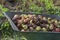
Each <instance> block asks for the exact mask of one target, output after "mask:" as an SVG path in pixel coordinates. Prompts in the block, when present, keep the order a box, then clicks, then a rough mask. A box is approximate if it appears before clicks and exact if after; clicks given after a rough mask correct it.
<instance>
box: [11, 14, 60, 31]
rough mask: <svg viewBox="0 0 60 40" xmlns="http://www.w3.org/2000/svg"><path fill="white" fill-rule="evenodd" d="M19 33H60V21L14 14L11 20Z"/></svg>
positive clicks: (32, 15)
mask: <svg viewBox="0 0 60 40" xmlns="http://www.w3.org/2000/svg"><path fill="white" fill-rule="evenodd" d="M12 20H13V22H14V23H15V25H16V26H17V27H18V29H19V30H20V31H21V32H37V31H43V32H60V21H59V20H57V19H52V18H50V17H44V16H42V15H35V14H21V15H18V14H15V15H14V17H13V18H12Z"/></svg>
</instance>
